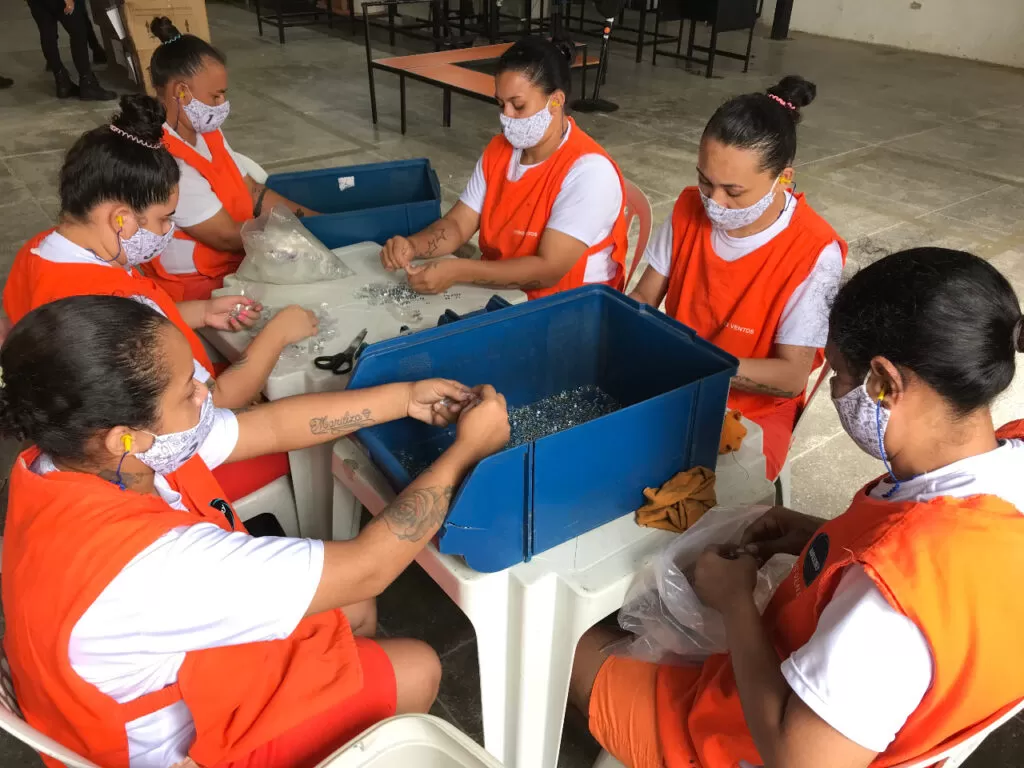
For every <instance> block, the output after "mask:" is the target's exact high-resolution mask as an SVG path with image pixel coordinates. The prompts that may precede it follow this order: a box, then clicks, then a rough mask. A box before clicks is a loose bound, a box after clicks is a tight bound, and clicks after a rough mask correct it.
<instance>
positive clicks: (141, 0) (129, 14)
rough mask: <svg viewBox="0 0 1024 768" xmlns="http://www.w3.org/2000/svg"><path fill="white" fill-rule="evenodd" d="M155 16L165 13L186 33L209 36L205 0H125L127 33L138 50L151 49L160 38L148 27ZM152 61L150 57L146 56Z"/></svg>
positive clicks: (122, 9)
mask: <svg viewBox="0 0 1024 768" xmlns="http://www.w3.org/2000/svg"><path fill="white" fill-rule="evenodd" d="M154 16H166V17H167V18H169V19H170V20H171V21H172V22H174V26H176V27H177V28H178V31H179V32H181V33H182V34H183V35H196V36H197V37H201V38H203V39H204V40H209V39H210V25H209V22H208V21H207V20H206V3H205V2H204V0H126V2H125V3H124V5H122V6H121V18H122V19H124V25H125V29H126V30H127V32H128V37H130V38H131V39H132V42H133V44H134V47H135V49H136V50H138V51H149V52H150V53H152V51H153V50H154V49H156V47H157V46H158V45H160V41H159V40H158V39H157V37H156V35H154V34H153V33H152V32H151V31H150V29H149V23H150V22H151V21H152V20H153V17H154ZM146 65H147V66H148V65H149V58H148V57H147V58H146Z"/></svg>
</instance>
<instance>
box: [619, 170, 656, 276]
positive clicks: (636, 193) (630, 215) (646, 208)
mask: <svg viewBox="0 0 1024 768" xmlns="http://www.w3.org/2000/svg"><path fill="white" fill-rule="evenodd" d="M637 217H639V218H640V237H639V238H638V239H637V241H636V248H634V249H633V260H632V261H631V262H630V264H629V271H628V272H626V282H625V285H623V290H624V291H626V292H627V293H628V292H629V283H630V281H631V280H632V279H633V273H634V272H636V268H637V265H638V264H639V263H640V260H641V259H642V258H643V257H644V251H646V250H647V241H648V240H649V239H650V237H651V227H652V226H653V219H654V209H653V208H651V201H650V200H648V199H647V195H645V194H644V191H643V190H642V189H640V187H638V186H637V185H636V184H634V183H633V182H631V181H629V180H627V181H626V229H627V230H628V229H629V228H630V227H631V226H632V225H633V219H635V218H637Z"/></svg>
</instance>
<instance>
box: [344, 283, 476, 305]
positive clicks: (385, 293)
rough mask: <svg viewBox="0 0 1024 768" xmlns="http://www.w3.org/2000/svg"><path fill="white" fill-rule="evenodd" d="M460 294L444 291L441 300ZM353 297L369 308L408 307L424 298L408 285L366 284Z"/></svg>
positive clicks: (456, 296)
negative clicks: (362, 301)
mask: <svg viewBox="0 0 1024 768" xmlns="http://www.w3.org/2000/svg"><path fill="white" fill-rule="evenodd" d="M461 296H462V294H461V293H452V292H451V291H445V292H444V294H443V295H442V298H443V299H445V300H446V301H451V300H452V299H458V298H460V297H461ZM353 297H354V298H356V299H363V300H365V301H366V303H367V304H369V305H370V306H371V307H379V306H382V305H385V304H394V305H395V306H397V307H408V306H409V305H410V304H415V303H417V302H422V301H424V300H425V299H426V297H425V296H424V295H423V294H421V293H416V291H414V290H413V289H412V287H411V286H410V285H409V284H408V283H390V282H389V283H367V284H366V285H364V286H363V287H362V288H360V289H358V290H357V291H356V292H355V294H353Z"/></svg>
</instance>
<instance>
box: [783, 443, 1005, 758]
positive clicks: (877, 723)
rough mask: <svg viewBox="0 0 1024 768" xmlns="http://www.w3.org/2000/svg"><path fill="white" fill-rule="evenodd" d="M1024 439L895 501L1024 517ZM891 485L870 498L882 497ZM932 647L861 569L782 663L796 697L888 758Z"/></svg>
mask: <svg viewBox="0 0 1024 768" xmlns="http://www.w3.org/2000/svg"><path fill="white" fill-rule="evenodd" d="M1022 470H1024V440H1006V441H1003V442H1002V443H1001V444H1000V446H999V447H998V448H997V449H995V450H994V451H990V452H989V453H985V454H982V455H980V456H973V457H971V458H969V459H964V460H963V461H959V462H957V463H955V464H950V465H949V466H947V467H943V468H942V469H938V470H936V471H934V472H929V473H928V474H925V475H921V476H919V477H916V478H914V479H912V480H907V481H906V482H904V483H902V484H901V485H900V488H899V490H898V491H897V492H896V493H895V494H893V496H892V497H891V498H890V501H908V500H916V501H927V500H929V499H933V498H936V497H938V496H950V497H952V498H958V499H962V498H966V497H968V496H975V495H979V494H988V495H993V496H998V497H999V498H1001V499H1003V500H1004V501H1008V502H1009V503H1011V504H1013V505H1014V506H1015V507H1017V509H1018V510H1022V511H1024V486H1022V484H1021V483H1020V480H1019V478H1020V476H1021V473H1022ZM891 488H892V486H891V485H890V484H889V483H887V482H883V483H880V484H879V485H877V486H876V487H875V488H874V489H872V491H871V495H872V496H874V497H876V498H882V497H883V495H884V494H885V493H887V492H888V491H889V490H891ZM932 672H933V662H932V655H931V648H930V646H929V645H928V641H927V640H926V639H925V637H924V635H923V634H922V632H921V630H920V629H919V628H918V627H917V625H916V624H914V623H913V622H912V621H911V620H910V619H908V618H907V617H906V616H904V615H903V614H902V613H900V612H899V611H897V610H896V609H895V608H893V607H892V606H891V605H890V604H889V603H888V601H887V600H886V599H885V598H884V597H883V596H882V593H881V592H880V591H879V589H878V587H876V586H875V583H874V582H873V581H872V580H871V578H870V577H869V576H868V575H867V573H865V571H864V569H863V567H861V566H859V565H853V566H850V567H848V568H847V569H846V570H845V571H844V573H843V575H842V578H841V579H840V582H839V586H838V588H837V589H836V592H835V594H834V595H833V597H832V600H831V602H829V604H828V605H827V606H825V608H824V610H823V611H822V613H821V617H820V618H819V620H818V626H817V628H816V629H815V631H814V634H813V635H812V636H811V639H810V640H809V641H808V642H807V644H806V645H804V646H803V647H802V648H800V649H798V650H797V651H795V652H794V653H793V654H792V655H791V656H790V657H789V658H788V659H786V660H785V661H784V662H783V663H782V674H783V676H784V677H785V678H786V681H787V682H788V683H789V686H790V687H791V688H792V689H793V692H794V693H795V694H796V695H797V696H799V697H800V699H801V700H802V701H803V702H804V703H805V704H806V705H807V706H808V707H809V708H810V709H811V710H812V711H814V712H815V713H816V714H817V715H818V717H820V718H821V719H822V720H824V721H825V722H826V723H828V724H829V725H831V726H832V727H833V728H835V729H836V730H837V731H839V732H840V733H841V734H843V735H844V736H845V737H846V738H848V739H850V740H851V741H853V742H856V743H857V744H860V745H861V746H863V747H865V748H866V749H870V750H872V751H875V752H883V751H884V750H885V749H886V748H887V747H888V746H889V744H890V743H891V742H892V740H893V739H894V738H895V737H896V734H897V733H898V732H899V730H900V729H901V728H902V727H903V725H904V723H906V721H907V718H908V717H910V715H911V714H912V713H913V712H914V710H915V709H917V707H918V705H919V704H920V703H921V700H922V699H923V698H924V695H925V693H926V692H927V691H928V688H929V687H930V686H931V681H932Z"/></svg>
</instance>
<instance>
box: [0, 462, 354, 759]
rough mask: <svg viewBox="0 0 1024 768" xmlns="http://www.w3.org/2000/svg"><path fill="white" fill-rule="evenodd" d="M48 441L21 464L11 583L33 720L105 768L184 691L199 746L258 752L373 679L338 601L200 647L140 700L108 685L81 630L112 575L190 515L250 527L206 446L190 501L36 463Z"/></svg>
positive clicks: (19, 666) (12, 636) (20, 672)
mask: <svg viewBox="0 0 1024 768" xmlns="http://www.w3.org/2000/svg"><path fill="white" fill-rule="evenodd" d="M38 454H39V451H38V449H36V448H30V449H29V450H28V451H26V452H24V453H23V454H21V456H19V457H18V460H17V462H16V463H15V466H14V468H13V471H12V473H11V480H10V496H9V506H8V511H7V524H6V528H5V529H4V540H3V547H4V548H3V561H4V578H3V580H2V582H0V589H2V591H3V607H4V614H5V617H6V618H7V622H8V623H7V631H6V634H5V635H4V638H3V643H4V649H5V651H6V654H7V658H8V660H9V662H10V665H11V672H12V677H13V679H14V687H15V691H16V694H17V698H18V703H19V704H20V705H21V709H22V711H23V713H24V715H25V719H26V720H27V721H28V723H29V724H30V725H32V726H33V727H35V728H37V729H39V730H40V731H42V732H43V733H44V734H46V735H47V736H50V737H51V738H53V739H55V740H57V741H58V742H60V743H61V744H63V745H65V746H66V747H68V748H70V749H72V750H74V751H75V752H77V753H79V754H80V755H82V756H83V757H85V758H87V759H88V760H91V761H93V762H95V763H97V764H99V765H102V766H104V768H127V766H128V741H127V735H126V731H125V726H126V723H127V722H129V721H131V720H135V719H137V718H139V717H141V716H144V715H146V714H148V713H150V712H153V711H155V710H157V709H160V708H163V707H166V706H169V705H170V704H173V703H174V702H176V701H179V700H181V701H184V702H185V705H186V706H187V707H188V709H189V711H190V712H191V713H192V717H193V719H194V720H195V725H196V734H197V735H196V740H195V742H194V743H193V745H192V748H191V750H190V752H189V756H190V757H191V758H192V759H193V760H194V761H195V762H197V763H198V764H199V765H206V766H210V765H217V764H218V763H222V762H230V761H232V760H237V759H240V758H242V757H245V756H246V755H249V754H250V753H252V752H253V750H255V749H257V748H259V747H261V746H263V745H265V744H266V743H268V742H270V741H272V740H274V739H276V738H278V737H280V736H282V735H283V734H285V733H287V732H288V731H290V730H291V729H293V728H295V727H296V726H298V725H300V724H301V723H304V722H306V721H308V720H309V719H310V718H313V717H315V716H317V715H319V714H320V713H322V712H326V711H327V710H330V709H332V708H334V707H336V706H338V705H340V704H341V703H342V702H343V701H345V700H346V699H349V698H351V697H352V696H354V695H356V694H357V693H358V692H359V691H360V690H361V689H362V688H363V687H364V685H365V683H364V679H363V673H362V667H361V664H360V659H359V654H358V651H357V648H356V644H355V641H354V639H353V637H352V631H351V629H350V628H349V625H348V621H347V620H346V618H345V616H344V614H343V613H342V612H341V611H328V612H325V613H321V614H318V615H316V616H312V617H308V618H305V619H303V620H302V621H301V622H300V623H299V625H298V627H297V628H296V629H295V631H294V632H293V633H292V634H291V635H290V636H289V637H288V638H286V639H284V640H279V641H274V642H263V643H249V644H244V645H233V646H225V647H222V648H210V649H207V650H202V651H196V652H191V653H187V654H186V655H185V660H184V662H183V664H182V666H181V669H180V670H179V672H178V679H177V682H176V683H174V684H172V685H170V686H168V687H166V688H163V689H161V690H159V691H156V692H154V693H151V694H147V695H145V696H143V697H141V698H139V699H136V700H134V701H132V702H129V703H127V704H118V703H117V702H116V701H114V699H112V698H111V697H109V696H107V695H105V694H103V693H100V691H99V690H98V689H97V688H96V687H95V686H93V685H91V684H89V683H87V682H85V680H83V679H82V678H81V677H79V676H78V674H77V673H76V672H75V671H74V669H73V668H72V667H71V661H70V659H69V657H68V641H69V638H70V636H71V631H72V629H73V628H74V626H75V624H76V623H77V622H78V620H79V619H80V618H81V616H82V615H83V614H84V613H85V611H86V610H87V609H88V608H89V606H90V605H92V604H93V602H94V601H95V600H96V599H97V597H99V595H100V594H101V593H102V591H103V590H104V589H105V588H106V586H107V585H108V584H109V583H110V582H111V580H112V579H113V578H114V577H115V576H117V574H118V573H120V572H121V570H122V569H123V568H124V566H125V565H126V564H127V563H128V562H129V561H130V560H131V559H132V558H133V557H135V556H136V555H138V554H139V552H141V551H142V550H143V549H145V548H146V547H147V546H149V545H150V544H151V543H153V542H154V541H156V539H158V538H159V537H160V536H162V535H163V534H164V533H166V532H167V531H169V530H170V529H172V528H175V527H177V526H185V525H194V524H196V523H199V522H204V523H213V524H214V525H218V526H220V527H221V528H223V529H225V530H232V529H233V530H240V531H244V530H245V528H244V526H243V525H242V523H241V521H239V520H238V519H237V515H232V520H231V522H230V523H229V521H228V519H227V517H226V514H225V513H223V512H222V511H221V510H222V509H224V504H223V503H221V502H222V500H223V499H224V492H223V490H222V489H221V488H220V486H218V485H217V482H216V480H214V478H213V476H212V475H211V474H210V470H209V469H207V467H206V465H205V464H204V463H203V461H202V459H200V458H199V457H198V456H196V457H193V458H192V459H191V460H190V461H188V462H187V463H186V464H185V465H184V466H183V467H182V468H181V469H179V470H178V471H177V472H174V473H172V474H170V475H168V476H167V480H168V483H169V484H170V486H171V487H172V488H173V489H175V490H177V491H178V492H179V493H180V494H181V496H182V503H183V504H184V505H185V506H186V507H187V509H188V510H189V511H187V512H182V511H177V510H174V509H172V508H171V507H169V506H168V505H167V504H166V503H165V502H164V501H162V500H161V499H159V498H158V497H156V496H154V495H149V494H145V495H144V494H138V493H134V492H132V491H122V490H120V489H119V488H118V487H117V486H115V485H113V484H112V483H109V482H107V481H105V480H102V479H100V478H99V477H96V476H95V475H86V474H81V473H78V472H52V473H50V474H48V475H44V476H40V475H36V474H35V473H33V472H32V471H31V469H29V465H31V463H32V461H34V460H35V458H36V457H37V456H38ZM210 588H211V589H238V588H244V585H241V586H239V585H232V584H211V585H210ZM44 762H46V764H47V765H48V766H57V765H59V764H58V763H57V762H56V761H54V760H50V759H48V758H44Z"/></svg>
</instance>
